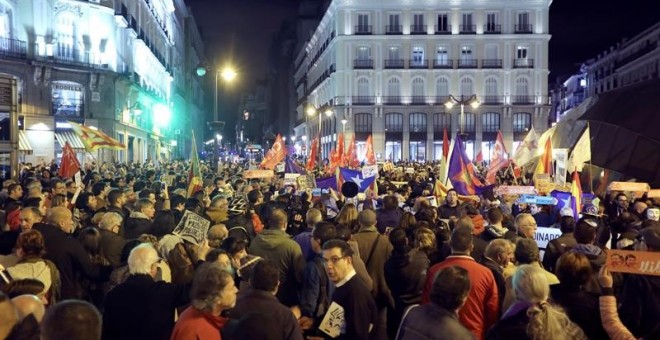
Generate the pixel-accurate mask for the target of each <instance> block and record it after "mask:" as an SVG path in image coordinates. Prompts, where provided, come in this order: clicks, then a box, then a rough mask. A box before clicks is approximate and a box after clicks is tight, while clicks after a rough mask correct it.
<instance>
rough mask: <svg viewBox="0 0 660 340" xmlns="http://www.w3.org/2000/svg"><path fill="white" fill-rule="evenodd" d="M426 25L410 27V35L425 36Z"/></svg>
mask: <svg viewBox="0 0 660 340" xmlns="http://www.w3.org/2000/svg"><path fill="white" fill-rule="evenodd" d="M426 27H427V26H426V25H410V34H426V29H427V28H426Z"/></svg>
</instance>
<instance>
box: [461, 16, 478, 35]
mask: <svg viewBox="0 0 660 340" xmlns="http://www.w3.org/2000/svg"><path fill="white" fill-rule="evenodd" d="M474 31H475V28H474V25H473V23H472V13H463V21H462V25H461V32H474Z"/></svg>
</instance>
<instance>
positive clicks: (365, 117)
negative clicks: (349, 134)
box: [355, 113, 372, 132]
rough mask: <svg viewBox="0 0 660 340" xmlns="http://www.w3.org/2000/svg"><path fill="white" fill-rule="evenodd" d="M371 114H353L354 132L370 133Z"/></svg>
mask: <svg viewBox="0 0 660 340" xmlns="http://www.w3.org/2000/svg"><path fill="white" fill-rule="evenodd" d="M371 127H372V121H371V113H356V114H355V132H371Z"/></svg>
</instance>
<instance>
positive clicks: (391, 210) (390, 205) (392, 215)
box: [376, 196, 402, 234]
mask: <svg viewBox="0 0 660 340" xmlns="http://www.w3.org/2000/svg"><path fill="white" fill-rule="evenodd" d="M401 215H402V212H401V210H400V209H399V201H398V200H397V198H396V196H385V198H383V209H381V210H379V211H378V213H377V214H376V221H377V222H376V229H378V232H379V233H381V234H384V233H385V231H386V230H387V228H390V229H393V228H396V227H398V226H399V220H401Z"/></svg>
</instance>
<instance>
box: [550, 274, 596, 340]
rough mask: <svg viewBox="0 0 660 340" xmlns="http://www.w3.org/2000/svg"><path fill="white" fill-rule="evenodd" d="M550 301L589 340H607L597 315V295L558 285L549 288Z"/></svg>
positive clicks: (577, 288)
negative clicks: (560, 308)
mask: <svg viewBox="0 0 660 340" xmlns="http://www.w3.org/2000/svg"><path fill="white" fill-rule="evenodd" d="M550 296H551V298H552V301H553V302H554V303H555V304H556V305H559V306H561V307H562V308H564V311H565V312H566V315H568V317H569V318H570V319H571V321H573V322H575V323H576V324H577V325H578V326H580V328H582V330H583V331H584V333H585V334H586V335H587V337H589V339H593V340H598V339H607V333H606V332H605V329H603V324H602V322H601V319H600V316H599V314H598V295H595V294H592V293H588V292H585V291H582V289H580V287H573V286H569V285H567V284H563V283H559V284H557V285H552V286H550Z"/></svg>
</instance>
